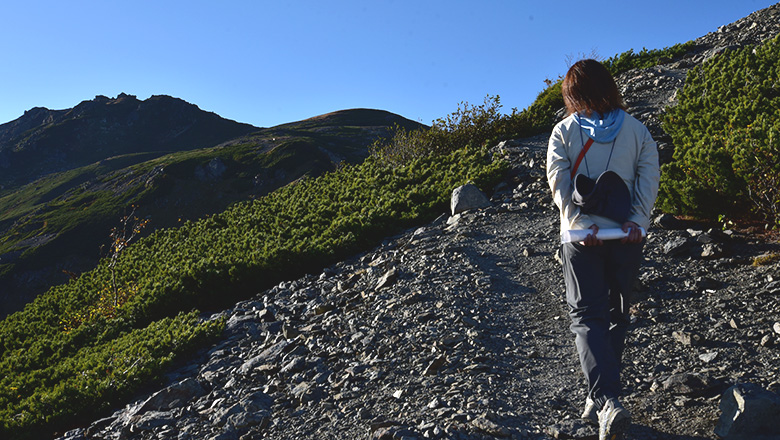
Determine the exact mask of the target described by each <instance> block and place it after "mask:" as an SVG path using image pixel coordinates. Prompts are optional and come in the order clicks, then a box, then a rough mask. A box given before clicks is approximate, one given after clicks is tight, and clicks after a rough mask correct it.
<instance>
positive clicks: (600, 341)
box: [547, 60, 660, 438]
mask: <svg viewBox="0 0 780 440" xmlns="http://www.w3.org/2000/svg"><path fill="white" fill-rule="evenodd" d="M562 93H563V99H564V102H565V104H566V109H567V110H568V113H569V115H568V116H567V117H566V118H565V119H564V120H563V121H561V122H560V123H558V124H557V125H556V126H555V128H554V129H553V132H552V135H551V136H550V141H549V144H548V150H547V180H548V182H549V184H550V188H551V189H552V193H553V199H554V201H555V204H556V205H557V206H558V208H559V209H560V218H561V232H563V231H566V230H569V229H590V230H591V232H590V234H588V235H587V237H586V238H585V241H583V242H581V243H564V244H562V249H561V256H562V260H563V274H564V281H565V284H566V300H567V303H568V305H569V315H570V317H571V320H572V324H571V330H572V332H573V333H574V334H575V345H576V347H577V351H578V354H579V358H580V364H581V366H582V371H583V372H584V373H585V378H586V380H587V386H588V389H587V399H586V403H585V410H584V412H583V414H582V417H583V418H584V419H586V420H590V421H593V422H595V423H598V424H599V433H600V438H612V436H613V435H614V434H616V433H619V432H622V431H623V430H625V429H627V428H628V426H629V425H630V415H629V413H628V411H627V410H626V409H625V408H624V407H623V406H622V405H621V404H620V401H619V400H618V398H619V397H620V394H621V384H620V369H621V367H620V364H621V357H622V353H623V347H624V341H625V335H626V329H627V326H628V309H629V295H630V293H631V289H632V286H633V284H634V281H635V280H636V278H637V275H638V272H639V265H640V262H641V260H642V247H643V246H644V239H643V236H642V230H641V229H640V227H641V228H644V230H647V228H648V227H649V226H650V213H651V211H652V209H653V204H654V203H655V198H656V195H657V193H658V181H659V177H660V172H659V166H658V150H657V146H656V143H655V141H653V138H652V137H651V136H650V133H649V132H648V130H647V128H646V127H645V126H644V125H643V124H642V123H641V122H639V121H638V120H637V119H635V118H633V117H632V116H631V115H629V114H627V113H626V112H625V104H624V103H623V100H622V97H621V96H620V92H619V91H618V88H617V85H616V84H615V80H614V79H613V78H612V75H610V73H609V71H607V69H606V68H605V67H604V66H603V65H602V64H601V63H599V62H598V61H595V60H582V61H578V62H577V63H575V64H574V65H573V66H572V67H571V68H570V69H569V71H568V72H567V73H566V77H565V78H564V80H563V83H562ZM590 139H592V141H591V140H590ZM586 146H587V148H585V147H586ZM583 150H585V151H584V153H583ZM580 156H582V157H580ZM607 171H610V172H612V173H615V174H617V176H619V178H616V179H614V180H613V181H612V183H608V182H609V179H607V178H604V179H598V180H599V181H600V183H598V184H596V185H595V187H596V189H595V190H594V192H595V193H599V192H605V191H606V192H605V193H607V194H614V191H611V190H612V189H613V188H611V187H620V186H622V185H623V184H625V187H623V188H617V189H619V190H622V191H624V193H625V200H620V199H619V197H618V198H617V199H615V198H614V197H613V198H610V197H612V196H611V195H608V196H606V198H605V199H606V200H607V201H608V205H610V204H611V206H612V207H614V208H617V209H613V210H606V211H605V210H604V209H592V208H591V207H588V206H587V204H583V203H582V199H583V198H585V199H587V198H588V196H589V194H587V193H586V194H584V195H583V194H579V193H578V191H575V182H576V183H577V186H576V188H577V189H578V190H579V189H580V188H581V185H580V184H583V185H585V186H584V187H585V188H588V189H592V188H593V183H594V180H593V179H597V178H598V177H599V176H604V175H606V174H611V173H606V174H605V172H607ZM615 180H616V181H617V184H616V185H615V182H614V181H615ZM605 186H606V188H605ZM586 192H587V190H586ZM618 192H619V191H618ZM621 205H625V209H620V208H621ZM586 208H587V209H586ZM602 208H603V206H602ZM621 211H622V213H621ZM615 212H617V214H616V213H615ZM603 228H621V229H622V230H623V232H627V233H628V236H627V237H625V238H623V239H622V240H603V241H602V240H601V239H599V235H598V232H599V229H603Z"/></svg>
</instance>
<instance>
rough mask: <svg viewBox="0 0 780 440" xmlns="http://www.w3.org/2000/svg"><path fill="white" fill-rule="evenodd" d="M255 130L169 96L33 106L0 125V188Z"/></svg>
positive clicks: (200, 145) (208, 143)
mask: <svg viewBox="0 0 780 440" xmlns="http://www.w3.org/2000/svg"><path fill="white" fill-rule="evenodd" d="M256 130H258V128H257V127H254V126H252V125H249V124H242V123H238V122H235V121H231V120H228V119H224V118H222V117H220V116H218V115H217V114H215V113H211V112H206V111H203V110H201V109H200V108H198V106H196V105H194V104H190V103H188V102H186V101H183V100H181V99H178V98H174V97H171V96H165V95H158V96H152V97H150V98H149V99H146V100H143V101H142V100H139V99H138V98H137V97H135V96H134V95H128V94H125V93H122V94H120V95H119V96H117V97H116V98H113V99H112V98H109V97H106V96H96V97H95V99H93V100H89V101H83V102H81V103H80V104H78V105H77V106H75V107H73V108H71V109H66V110H49V109H47V108H43V107H35V108H32V109H30V110H28V111H26V112H25V113H24V115H22V116H21V117H20V118H18V119H16V120H14V121H11V122H8V123H6V124H2V125H0V170H2V173H0V185H3V187H5V188H8V187H16V186H19V185H22V184H25V183H29V182H30V181H32V180H34V179H36V178H39V177H41V176H43V175H46V174H50V173H52V172H58V171H65V170H68V169H73V168H76V167H80V166H83V165H87V164H90V163H93V162H97V161H99V160H102V159H106V158H109V157H113V156H119V155H125V154H131V153H138V152H146V153H148V152H155V151H157V152H160V153H165V152H172V151H184V150H193V149H197V148H203V147H207V146H213V145H216V144H218V143H220V142H223V141H225V140H228V139H231V138H235V137H237V136H241V135H244V134H247V133H250V132H252V131H256Z"/></svg>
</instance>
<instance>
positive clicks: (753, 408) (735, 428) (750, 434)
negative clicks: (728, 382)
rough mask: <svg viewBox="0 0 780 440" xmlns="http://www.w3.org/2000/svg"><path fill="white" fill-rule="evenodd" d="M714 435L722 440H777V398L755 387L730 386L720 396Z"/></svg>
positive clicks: (779, 408) (779, 435)
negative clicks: (719, 413) (718, 413)
mask: <svg viewBox="0 0 780 440" xmlns="http://www.w3.org/2000/svg"><path fill="white" fill-rule="evenodd" d="M720 410H721V416H720V420H719V421H718V426H717V427H715V434H717V435H718V436H719V437H721V438H723V439H725V440H743V439H744V440H747V439H751V440H761V439H764V440H766V439H777V438H780V424H778V423H777V420H778V419H780V396H778V395H777V394H775V393H773V392H770V391H767V390H765V389H763V388H761V387H759V386H758V385H754V384H750V383H746V384H741V385H734V386H733V387H731V388H729V389H728V390H726V392H725V393H723V397H722V399H721V401H720Z"/></svg>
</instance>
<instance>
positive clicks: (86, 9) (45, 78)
mask: <svg viewBox="0 0 780 440" xmlns="http://www.w3.org/2000/svg"><path fill="white" fill-rule="evenodd" d="M773 3H775V1H769V0H675V1H668V0H659V1H629V0H620V1H600V2H599V1H591V2H581V1H557V2H556V1H545V0H542V1H538V0H533V1H525V0H483V1H459V0H446V1H440V0H409V1H407V0H403V1H402V0H395V1H393V0H360V1H353V0H345V1H327V0H311V1H309V0H305V1H304V0H274V1H261V0H255V1H250V0H241V1H231V0H222V1H216V0H210V1H200V0H187V1H179V0H155V1H146V0H134V1H109V0H88V1H87V0H85V1H79V0H74V1H61V0H58V1H49V0H39V1H33V2H27V1H14V2H6V3H5V4H4V5H3V8H2V13H1V14H0V45H1V47H0V56H1V57H2V59H0V123H3V122H8V121H11V120H13V119H16V118H18V117H19V116H21V115H22V114H23V113H24V111H25V110H28V109H30V108H32V107H47V108H50V109H64V108H70V107H73V106H75V105H77V104H78V103H79V102H81V101H83V100H88V99H93V98H94V97H95V96H96V95H106V96H109V97H114V96H116V95H118V94H119V93H122V92H125V93H128V94H132V95H137V96H138V97H139V98H140V99H146V98H148V97H149V96H151V95H157V94H165V95H172V96H175V97H178V98H182V99H184V100H186V101H189V102H191V103H194V104H196V105H198V106H199V107H200V108H202V109H204V110H208V111H213V112H215V113H218V114H219V115H221V116H223V117H226V118H229V119H234V120H237V121H241V122H246V123H250V124H253V125H256V126H261V127H268V126H273V125H277V124H281V123H285V122H292V121H297V120H301V119H305V118H308V117H311V116H315V115H319V114H323V113H327V112H331V111H335V110H341V109H347V108H356V107H367V108H377V109H382V110H388V111H391V112H394V113H398V114H400V115H402V116H404V117H407V118H409V119H412V120H416V121H420V122H423V123H425V124H430V123H431V121H433V120H434V119H436V118H439V117H443V116H446V115H447V114H449V113H451V112H453V111H454V110H455V109H456V108H457V105H458V103H459V102H461V101H466V102H469V103H471V104H480V103H482V101H483V99H484V98H485V96H486V95H499V96H500V97H501V102H502V104H503V105H504V110H505V112H508V111H510V110H511V109H512V108H513V107H517V108H519V109H523V108H525V107H527V106H528V105H529V104H530V103H531V102H533V100H534V98H535V97H536V95H537V94H538V93H539V92H540V91H541V90H542V89H543V87H544V83H543V81H544V79H545V78H556V77H557V76H558V75H561V74H564V73H565V71H566V68H567V60H568V59H571V58H572V57H575V58H576V57H577V56H578V55H579V54H591V53H594V52H595V53H596V54H598V55H599V56H601V57H603V58H607V57H610V56H612V55H615V54H617V53H620V52H623V51H626V50H628V49H631V48H633V49H636V50H639V49H641V48H642V47H647V48H648V49H657V48H662V47H666V46H670V45H673V44H675V43H681V42H685V41H688V40H691V39H694V38H697V37H699V36H702V35H704V34H706V33H708V32H712V31H716V30H717V28H718V27H719V26H721V25H724V24H728V23H731V22H733V21H735V20H737V19H739V18H742V17H744V16H746V15H748V14H749V13H751V12H753V11H756V10H759V9H762V8H765V7H767V6H770V5H772V4H773Z"/></svg>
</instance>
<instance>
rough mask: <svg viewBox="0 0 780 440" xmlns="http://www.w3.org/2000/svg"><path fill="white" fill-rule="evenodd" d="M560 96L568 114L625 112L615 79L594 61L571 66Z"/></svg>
mask: <svg viewBox="0 0 780 440" xmlns="http://www.w3.org/2000/svg"><path fill="white" fill-rule="evenodd" d="M561 92H562V93H563V102H564V104H566V110H567V111H568V112H569V114H572V113H575V112H583V113H586V114H589V113H590V112H591V111H595V112H598V113H600V114H601V115H604V114H605V113H607V112H610V111H612V110H615V109H617V108H620V109H623V110H625V109H626V105H625V104H624V103H623V97H622V96H621V95H620V91H619V90H618V88H617V84H615V79H614V78H612V75H611V74H610V73H609V71H608V70H607V68H606V67H604V65H602V64H601V63H599V62H598V61H596V60H590V59H588V60H580V61H577V62H576V63H574V65H573V66H571V68H570V69H569V71H568V72H566V76H565V77H564V78H563V83H562V84H561Z"/></svg>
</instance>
